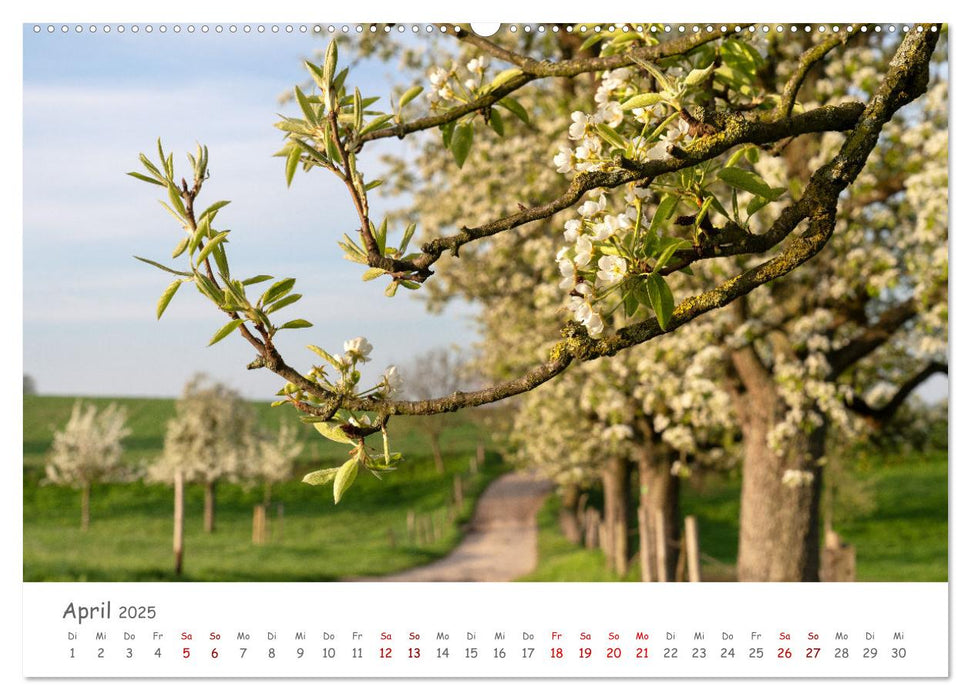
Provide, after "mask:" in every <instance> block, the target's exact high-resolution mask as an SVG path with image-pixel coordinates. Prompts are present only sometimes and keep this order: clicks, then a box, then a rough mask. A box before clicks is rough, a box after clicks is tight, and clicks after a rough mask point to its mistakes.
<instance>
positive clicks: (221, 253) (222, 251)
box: [212, 245, 229, 279]
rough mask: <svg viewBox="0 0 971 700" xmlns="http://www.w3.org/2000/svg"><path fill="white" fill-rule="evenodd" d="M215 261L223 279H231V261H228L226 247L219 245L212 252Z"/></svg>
mask: <svg viewBox="0 0 971 700" xmlns="http://www.w3.org/2000/svg"><path fill="white" fill-rule="evenodd" d="M212 257H213V260H215V261H216V268H217V269H218V270H219V274H220V275H222V276H223V279H229V261H228V260H227V259H226V246H224V245H217V246H216V247H215V248H213V250H212Z"/></svg>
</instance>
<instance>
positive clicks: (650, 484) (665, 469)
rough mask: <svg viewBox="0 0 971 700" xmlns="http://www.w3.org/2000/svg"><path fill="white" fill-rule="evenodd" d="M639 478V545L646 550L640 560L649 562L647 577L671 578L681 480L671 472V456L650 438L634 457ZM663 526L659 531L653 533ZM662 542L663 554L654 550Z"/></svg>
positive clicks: (676, 550)
mask: <svg viewBox="0 0 971 700" xmlns="http://www.w3.org/2000/svg"><path fill="white" fill-rule="evenodd" d="M638 478H639V481H640V508H641V509H643V510H644V512H645V513H646V518H645V527H644V528H642V529H644V530H647V532H646V533H645V532H642V533H641V545H640V546H641V547H646V548H647V550H648V554H647V556H644V555H642V557H641V560H642V562H643V561H648V562H650V564H651V570H652V573H653V576H652V578H651V579H649V580H654V581H674V580H675V575H676V573H677V566H678V557H679V556H680V554H681V479H679V478H678V477H676V476H674V475H673V474H672V473H671V455H670V453H669V452H668V450H667V449H666V448H665V447H664V446H663V445H659V444H657V443H654V442H653V441H652V440H651V438H650V437H648V438H646V440H645V444H644V445H643V446H642V447H641V451H640V456H639V459H638ZM658 528H663V530H662V532H663V534H659V533H658V532H657V529H658ZM661 541H663V542H664V545H665V546H664V552H663V557H659V556H658V553H657V548H658V545H657V543H658V542H661ZM658 561H663V562H664V571H663V572H659V571H658V565H657V562H658Z"/></svg>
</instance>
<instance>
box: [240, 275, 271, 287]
mask: <svg viewBox="0 0 971 700" xmlns="http://www.w3.org/2000/svg"><path fill="white" fill-rule="evenodd" d="M271 279H273V275H256V276H255V277H247V278H246V279H244V280H243V286H244V287H248V286H249V285H251V284H259V283H260V282H266V281H267V280H271Z"/></svg>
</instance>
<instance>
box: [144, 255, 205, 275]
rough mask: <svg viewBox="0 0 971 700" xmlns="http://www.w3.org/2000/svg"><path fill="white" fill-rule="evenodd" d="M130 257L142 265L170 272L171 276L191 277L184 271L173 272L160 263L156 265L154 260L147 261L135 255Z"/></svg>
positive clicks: (189, 273)
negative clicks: (146, 264) (139, 261)
mask: <svg viewBox="0 0 971 700" xmlns="http://www.w3.org/2000/svg"><path fill="white" fill-rule="evenodd" d="M132 257H134V258H135V260H141V261H142V262H143V263H148V264H149V265H153V266H155V267H157V268H158V269H159V270H165V271H166V272H170V273H172V274H173V275H180V276H181V277H192V273H191V272H186V271H184V270H173V269H172V268H171V267H165V265H163V264H162V263H157V262H155V261H154V260H149V259H148V258H141V257H139V256H137V255H135V256H132Z"/></svg>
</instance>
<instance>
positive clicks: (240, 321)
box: [209, 318, 243, 345]
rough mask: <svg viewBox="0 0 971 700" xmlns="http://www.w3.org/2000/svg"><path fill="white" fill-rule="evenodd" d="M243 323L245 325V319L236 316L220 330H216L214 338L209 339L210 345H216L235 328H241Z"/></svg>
mask: <svg viewBox="0 0 971 700" xmlns="http://www.w3.org/2000/svg"><path fill="white" fill-rule="evenodd" d="M241 325H243V319H241V318H234V319H233V320H232V321H230V322H229V323H227V324H226V325H225V326H223V327H222V328H220V329H219V330H218V331H216V334H215V335H214V336H212V339H211V340H210V341H209V344H210V345H215V344H216V343H218V342H219V341H220V340H222V339H223V338H225V337H226V336H227V335H229V334H230V333H232V332H233V331H234V330H236V329H237V328H239V327H240V326H241Z"/></svg>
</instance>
